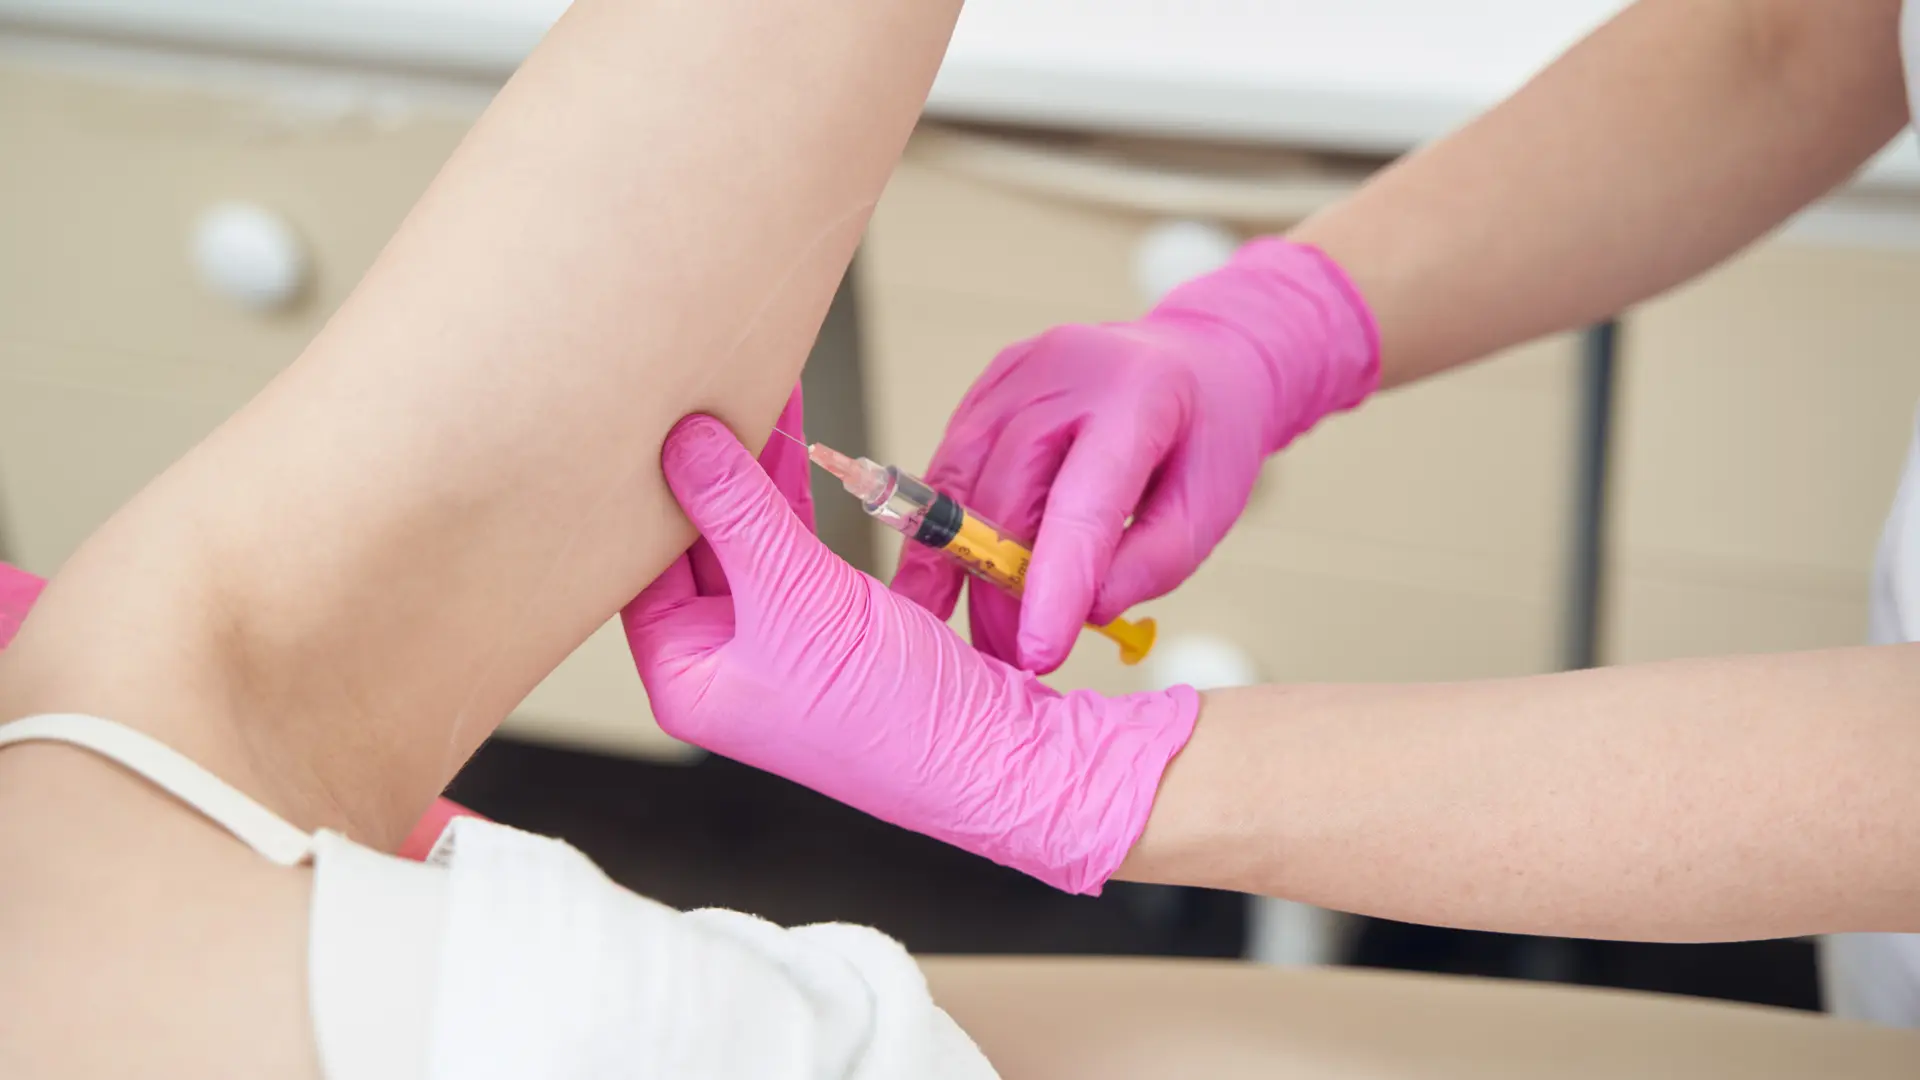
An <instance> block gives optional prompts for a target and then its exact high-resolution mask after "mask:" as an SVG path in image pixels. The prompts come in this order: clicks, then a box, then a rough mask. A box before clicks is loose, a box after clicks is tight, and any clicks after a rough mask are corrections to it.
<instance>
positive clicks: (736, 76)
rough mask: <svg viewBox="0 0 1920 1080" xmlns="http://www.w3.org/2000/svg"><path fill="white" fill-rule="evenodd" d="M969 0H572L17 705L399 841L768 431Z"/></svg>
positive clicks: (86, 572)
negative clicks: (702, 456) (665, 452)
mask: <svg viewBox="0 0 1920 1080" xmlns="http://www.w3.org/2000/svg"><path fill="white" fill-rule="evenodd" d="M958 9H959V0H849V2H845V3H836V4H827V5H822V4H818V3H812V2H808V0H697V2H696V0H655V2H638V0H580V2H579V3H576V4H575V5H574V7H573V10H572V11H571V12H570V13H569V14H568V15H567V16H566V17H565V18H564V19H563V20H562V21H561V23H560V24H559V26H558V27H557V28H556V29H555V30H554V32H553V33H552V35H551V36H550V37H549V39H548V40H547V41H546V43H544V44H543V45H542V46H541V47H540V49H539V50H538V51H537V52H536V53H535V54H534V56H533V57H532V58H531V59H530V60H529V62H528V63H527V64H526V66H525V68H524V69H523V70H522V71H521V72H520V73H519V74H518V75H517V76H516V77H515V78H514V80H513V81H512V82H511V83H510V84H509V85H508V86H507V88H506V89H505V90H504V91H503V92H502V93H501V95H500V96H499V98H498V100H497V101H496V102H495V103H494V104H493V106H492V108H490V109H489V110H488V112H487V114H486V115H485V116H484V117H483V118H482V119H481V121H480V122H479V124H478V125H477V126H476V128H475V129H474V131H473V133H472V134H471V135H470V137H469V138H468V139H467V141H466V142H465V144H464V145H462V147H461V148H460V150H459V151H458V153H457V154H456V155H455V156H454V158H453V160H452V161H451V162H450V163H449V164H448V166H447V167H446V169H445V170H444V172H443V173H442V175H441V176H440V178H439V179H438V180H437V181H436V182H435V183H434V185H433V187H432V188H431V190H429V192H428V193H427V195H426V196H425V198H424V199H423V200H422V201H421V203H420V204H419V206H418V207H417V208H416V209H415V211H414V212H413V214H412V215H411V216H410V217H409V218H408V219H407V222H406V223H405V225H404V226H403V227H402V229H401V230H400V232H399V234H398V235H397V236H396V238H395V239H394V241H393V242H392V244H391V245H390V246H389V248H388V250H387V251H386V252H385V253H384V254H383V255H382V256H381V258H380V260H379V261H378V263H377V264H376V265H375V266H374V268H373V269H372V271H371V272H370V273H369V274H368V275H367V277H366V279H365V280H364V281H363V282H362V283H361V285H360V287H359V288H358V290H356V292H355V293H354V295H353V296H352V298H351V299H350V300H349V301H348V302H347V303H346V305H345V306H344V307H343V308H342V310H341V311H340V312H339V314H338V315H337V316H336V317H335V319H334V320H333V321H332V323H331V324H330V325H329V326H328V327H327V328H326V330H325V331H324V332H323V333H322V334H321V335H320V336H319V337H318V338H317V339H316V340H315V341H314V342H313V344H312V345H311V347H310V348H309V349H308V350H307V352H306V354H305V355H304V356H302V357H301V359H300V360H299V361H298V362H297V363H296V364H294V365H293V366H292V367H291V368H290V369H289V370H288V371H287V372H286V373H285V374H284V375H283V376H282V377H281V378H279V379H278V380H276V381H275V383H274V384H273V385H272V386H270V387H269V388H268V389H267V390H266V391H265V392H264V393H263V394H262V396H261V397H260V398H259V399H257V400H256V401H254V402H253V403H252V404H250V405H249V406H247V408H245V409H244V410H243V411H242V412H241V413H240V414H238V415H237V416H236V417H235V418H234V419H233V420H232V421H230V422H229V423H228V424H227V425H226V426H225V427H223V428H222V429H221V430H220V431H218V432H217V433H215V434H214V435H213V436H212V437H211V438H210V439H209V440H208V441H207V442H206V443H204V444H203V445H201V446H200V447H199V448H197V449H196V450H195V451H194V452H193V453H192V454H190V455H189V456H188V457H187V458H186V459H185V460H184V461H182V462H181V463H180V464H178V465H176V466H175V467H174V468H173V469H171V470H169V471H168V472H167V473H166V474H165V475H164V476H163V477H162V478H161V479H160V480H158V481H157V482H156V483H155V484H154V485H153V486H151V487H150V488H149V489H148V490H147V491H146V492H144V493H143V494H142V495H141V496H139V497H138V498H137V499H136V500H135V501H134V503H132V504H131V505H130V506H129V507H128V508H127V509H126V510H125V511H123V512H122V513H121V514H120V515H119V516H118V517H116V518H115V519H114V520H113V521H112V522H110V523H109V524H108V525H107V526H106V527H104V528H103V529H102V530H101V531H100V532H99V533H98V534H97V535H96V536H95V537H93V538H92V539H91V540H90V541H89V542H88V543H87V544H86V545H85V546H84V548H83V549H82V551H81V552H80V553H79V554H77V555H76V556H75V558H74V559H73V560H72V561H71V562H70V563H69V565H68V566H67V567H65V568H64V569H63V570H62V571H61V572H60V574H59V575H57V577H56V580H55V582H54V585H53V587H52V588H51V589H50V590H49V592H48V594H47V596H46V598H45V599H44V600H43V602H42V605H41V607H40V608H39V609H38V610H36V612H35V616H34V620H33V622H32V623H31V624H30V625H29V626H28V627H27V630H26V632H25V633H24V634H23V635H22V637H21V639H20V641H19V642H18V643H17V645H16V646H15V648H14V650H12V651H11V652H10V654H9V656H8V659H7V665H8V666H7V668H6V669H5V674H6V678H5V679H4V680H0V710H3V711H5V712H7V713H10V714H18V713H22V712H26V711H35V710H85V711H91V712H97V713H100V714H104V715H108V716H112V717H114V718H116V719H119V720H122V721H125V722H129V723H133V724H136V725H139V726H142V727H145V728H147V729H148V730H150V731H154V732H155V733H157V734H159V735H161V736H162V737H164V738H167V739H169V740H170V741H173V742H175V743H176V744H178V745H180V746H181V747H182V749H184V750H187V751H188V752H189V753H192V754H194V755H195V756H198V757H200V758H201V759H202V760H204V761H206V762H207V763H208V764H209V765H211V766H214V767H216V768H219V769H221V770H223V771H226V772H227V773H229V774H230V775H233V776H234V777H235V779H236V780H239V781H240V782H242V783H244V784H248V785H250V786H252V787H254V788H255V789H256V791H257V793H259V794H261V795H262V796H263V797H266V798H268V799H269V801H271V802H273V803H274V804H275V807H276V809H280V810H283V811H284V812H286V813H289V814H291V815H293V816H294V817H295V819H296V820H299V821H302V822H303V823H305V824H308V825H314V824H320V823H326V824H331V825H335V826H346V827H351V828H353V829H354V830H355V831H356V832H358V833H359V834H360V835H361V837H362V838H363V839H369V840H372V841H375V842H393V841H397V840H398V839H399V838H400V836H401V835H403V834H404V833H405V830H406V827H407V826H408V825H410V824H411V823H412V822H413V820H415V819H416V818H417V817H418V815H419V812H420V811H421V809H422V808H423V807H424V806H425V805H426V804H427V802H428V801H429V800H430V798H431V797H432V796H433V795H434V794H435V793H436V792H437V791H438V789H439V787H440V786H441V785H442V784H443V783H444V782H445V781H446V780H447V779H448V778H449V777H450V776H451V775H452V773H453V771H454V770H455V769H456V768H457V767H458V766H459V764H460V763H461V762H462V761H463V760H464V759H465V757H466V756H467V755H468V754H469V753H470V752H471V751H472V750H473V749H474V747H475V746H477V745H478V743H479V742H480V741H481V740H482V739H483V738H484V737H485V736H486V735H487V734H488V733H489V732H491V731H492V730H493V728H494V726H495V725H496V724H497V723H498V722H499V721H500V720H501V719H502V718H503V717H504V716H505V714H506V713H507V712H508V711H509V710H510V709H511V708H512V707H513V706H514V705H515V704H517V703H518V701H519V700H520V698H521V697H522V696H523V695H524V694H525V693H526V692H527V691H528V690H529V689H530V688H531V687H532V686H533V685H534V684H535V683H536V682H537V681H538V680H539V679H540V678H541V677H543V676H544V674H545V673H546V672H547V671H549V670H550V669H551V668H552V667H553V666H554V665H555V664H556V663H557V662H558V661H559V660H560V659H561V658H562V657H564V656H565V655H566V654H567V652H568V651H569V650H571V649H572V648H573V647H574V646H575V645H577V644H578V643H579V642H580V641H581V640H583V639H584V638H585V637H586V636H587V635H588V634H589V633H590V632H591V631H592V630H593V628H594V627H595V626H597V625H598V624H599V623H601V622H603V621H604V620H606V619H607V618H609V617H610V616H611V615H612V614H613V613H614V612H615V611H616V610H617V609H618V608H619V607H620V605H621V604H622V603H624V602H625V601H626V600H627V599H628V598H630V597H631V596H632V595H633V594H634V593H635V592H637V591H638V590H639V589H640V588H641V587H642V586H643V585H644V584H646V582H647V581H649V580H650V579H651V578H652V576H653V575H654V574H656V573H657V572H658V571H660V570H661V569H662V568H663V567H664V566H665V565H666V564H667V563H668V562H669V561H670V560H671V559H672V558H673V557H674V556H675V555H676V554H677V553H678V552H679V551H680V550H682V549H683V548H684V547H685V546H686V544H687V542H688V541H689V539H690V538H691V532H690V530H689V528H688V527H687V525H686V524H685V522H684V519H683V518H682V517H681V515H680V512H679V510H678V508H677V507H676V506H675V504H674V502H673V499H672V498H671V497H670V495H669V494H668V493H667V490H666V488H665V486H664V484H663V482H662V480H661V477H660V472H659V462H658V452H659V448H660V444H661V441H662V438H663V436H664V434H665V432H666V430H667V429H668V427H669V426H671V425H672V423H673V422H674V421H675V420H677V419H678V418H679V417H681V416H682V415H684V414H686V413H688V412H691V411H706V412H711V413H714V414H716V415H718V416H720V417H722V418H723V419H725V420H726V421H728V422H729V423H730V424H731V425H732V426H733V427H734V428H735V430H736V431H738V432H739V433H740V434H741V436H742V437H743V438H745V439H747V440H748V441H749V442H750V443H751V444H753V445H755V446H757V445H759V444H760V443H761V441H762V440H764V439H765V437H766V435H767V432H768V428H769V425H770V424H771V423H772V421H773V419H774V417H775V415H776V414H777V413H778V412H779V409H780V406H781V403H782V402H783V401H784V399H785V398H786V396H787V393H788V391H789V390H790V389H791V387H792V385H793V382H794V380H795V378H796V377H797V374H798V372H799V369H800V366H801V364H802V362H803V360H804V358H805V354H806V351H807V348H808V346H809V345H810V343H811V341H812V337H813V335H814V333H815V332H816V330H817V328H818V324H819V321H820V319H821V317H822V315H823V313H824V311H825V309H826V307H827V305H828V302H829V299H830V297H831V294H832V292H833V290H834V288H835V285H836V283H837V282H838V280H839V278H840V276H841V274H842V272H843V271H844V269H845V267H846V264H847V262H848V260H849V259H850V257H851V253H852V251H853V248H854V246H855V244H856V242H857V240H858V237H859V235H860V232H861V230H862V228H863V227H864V224H865V221H866V217H867V211H868V208H869V207H870V206H871V204H872V203H873V202H874V200H875V199H876V198H877V197H878V195H879V192H880V189H881V187H882V186H883V184H884V182H885V179H886V177H887V175H888V172H889V170H890V169H891V167H892V165H893V163H894V161H895V159H896V157H897V155H898V152H899V149H900V147H901V145H902V144H903V142H904V141H905V139H906V137H907V134H908V133H909V131H910V130H911V127H912V125H913V123H914V121H915V119H916V118H917V116H918V114H919V110H920V106H921V104H922V102H923V100H924V97H925V92H926V89H927V87H928V85H929V84H930V83H931V80H932V77H933V74H934V71H935V69H936V68H937V66H938V63H939V59H940V57H941V55H942V52H943V50H944V48H945V43H946V39H947V35H948V33H949V31H950V30H951V27H952V23H953V20H954V18H955V17H956V15H957V13H958Z"/></svg>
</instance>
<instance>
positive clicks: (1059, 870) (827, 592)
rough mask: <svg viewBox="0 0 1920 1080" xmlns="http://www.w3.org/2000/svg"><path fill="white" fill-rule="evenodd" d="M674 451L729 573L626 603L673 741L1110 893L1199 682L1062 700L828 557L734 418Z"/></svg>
mask: <svg viewBox="0 0 1920 1080" xmlns="http://www.w3.org/2000/svg"><path fill="white" fill-rule="evenodd" d="M661 460H662V465H663V467H664V469H665V472H666V477H667V483H668V484H669V485H670V486H671V487H672V488H673V492H674V495H675V497H676V498H678V499H679V500H680V505H681V506H682V507H683V508H685V510H686V512H687V516H688V517H689V518H691V519H692V520H693V523H694V525H695V527H697V528H698V529H699V530H700V533H701V535H702V536H703V537H704V538H705V541H706V544H707V545H708V548H709V550H710V551H711V553H712V556H713V558H714V559H715V561H716V564H717V565H718V567H719V568H720V569H721V570H722V571H723V572H724V575H725V578H726V586H727V590H726V591H725V592H723V593H721V594H718V595H716V593H715V591H714V590H713V589H710V588H708V587H705V586H703V585H702V583H701V582H700V581H699V579H698V576H697V575H696V574H695V573H694V570H693V566H692V565H691V560H690V559H683V560H681V561H680V562H679V563H676V564H675V565H674V566H673V567H672V568H670V569H669V570H668V571H667V573H666V574H664V575H663V576H662V577H661V578H660V579H659V580H658V581H656V582H655V583H654V584H653V585H651V586H649V587H648V588H647V590H646V591H645V592H643V593H642V594H640V596H639V597H638V598H637V599H635V600H634V602H633V603H632V604H631V605H629V606H628V607H627V610H626V611H625V613H624V616H623V622H624V623H625V625H626V630H627V641H628V643H629V644H630V645H631V647H632V649H633V656H634V661H635V664H636V666H637V667H638V668H639V670H640V677H641V679H642V680H643V681H644V682H645V683H646V687H647V696H648V698H649V699H650V700H651V702H652V704H653V712H654V716H655V718H656V719H657V720H658V721H659V723H660V726H661V727H662V728H663V729H664V730H665V731H666V732H667V733H668V734H670V735H673V736H674V737H676V738H679V739H682V740H685V741H687V742H690V743H693V744H695V745H697V746H701V747H704V748H706V749H708V750H711V751H713V752H715V753H718V754H723V755H725V756H727V757H730V758H734V759H735V760H738V761H742V762H745V763H746V764H749V765H752V766H755V767H757V768H760V769H764V770H766V771H768V772H772V773H777V774H779V775H781V776H784V777H787V778H788V779H791V780H794V781H796V782H798V783H801V784H804V785H806V786H807V787H810V788H813V789H814V790H816V791H819V792H822V793H824V794H826V795H829V796H831V797H833V798H835V799H838V800H840V801H841V802H844V803H847V804H849V805H851V806H854V807H856V808H858V809H860V810H864V811H866V812H867V813H869V814H872V815H874V816H875V817H879V818H882V819H884V820H886V821H890V822H892V823H894V824H896V825H901V826H904V827H906V828H909V829H913V830H915V831H918V832H922V833H926V834H928V835H930V836H933V837H936V838H938V839H941V840H945V841H947V842H948V843H951V844H955V845H958V846H960V847H962V848H965V849H967V850H969V851H972V852H974V853H976V854H979V855H983V856H985V857H987V858H989V859H992V860H994V861H995V862H999V863H1002V864H1004V865H1007V866H1012V867H1015V868H1017V869H1019V870H1023V871H1025V872H1027V873H1029V874H1032V875H1033V876H1035V877H1037V878H1040V879H1041V880H1043V881H1046V882H1048V883H1050V884H1052V885H1054V886H1056V887H1058V888H1062V889H1066V890H1069V891H1072V892H1097V891H1098V890H1099V888H1100V886H1101V884H1102V883H1104V882H1105V881H1106V880H1107V878H1108V877H1109V876H1110V875H1112V873H1113V872H1114V871H1115V870H1116V869H1117V868H1118V867H1119V865H1120V863H1121V861H1122V860H1123V859H1124V858H1125V857H1126V855H1127V852H1128V851H1129V850H1130V849H1131V848H1132V847H1133V845H1134V843H1135V841H1136V840H1138V838H1139V836H1140V833H1141V830H1142V829H1144V828H1145V826H1146V822H1147V816H1148V813H1149V812H1150V811H1151V809H1152V806H1153V799H1154V795H1155V793H1156V792H1157V790H1158V789H1159V784H1160V776H1161V774H1162V772H1163V771H1164V770H1165V769H1166V767H1167V764H1168V762H1170V761H1171V760H1172V758H1173V756H1174V755H1175V754H1176V753H1178V752H1179V750H1180V748H1181V747H1183V746H1184V745H1186V741H1187V738H1188V736H1189V735H1190V734H1191V733H1192V730H1193V722H1194V716H1195V714H1196V712H1197V710H1198V708H1199V697H1198V695H1197V694H1196V693H1195V692H1194V691H1193V690H1191V689H1190V688H1186V687H1182V688H1179V689H1176V690H1172V691H1166V692H1161V693H1152V694H1137V695H1133V696H1130V697H1123V698H1106V697H1101V696H1099V695H1095V694H1091V693H1075V694H1067V695H1062V694H1059V693H1057V692H1055V691H1053V690H1051V689H1049V688H1047V687H1046V686H1044V685H1042V684H1041V683H1040V682H1039V681H1038V680H1037V679H1036V678H1035V677H1034V676H1032V675H1030V674H1028V673H1026V672H1023V671H1020V670H1018V669H1016V668H1013V667H1009V666H1008V665H1006V664H1003V663H1000V662H999V661H997V660H994V659H992V658H990V657H987V656H983V655H981V654H980V653H979V652H976V651H975V650H974V649H972V648H970V647H969V646H968V645H967V644H966V642H964V641H962V640H961V639H960V638H959V637H958V636H956V635H955V634H954V633H953V631H952V630H950V629H949V628H948V627H947V626H946V625H945V624H944V623H942V622H941V621H940V620H938V619H936V618H934V617H933V615H932V614H930V613H929V612H928V611H927V610H926V609H925V608H923V607H921V606H920V605H918V604H915V603H913V602H911V601H909V600H906V599H904V598H902V597H899V596H897V595H895V594H894V593H893V592H891V591H890V590H888V589H887V587H886V586H885V585H882V584H881V583H880V582H878V581H876V580H875V579H873V578H871V577H869V576H867V575H866V574H863V573H860V572H859V571H857V570H855V569H854V568H853V567H851V566H849V565H847V563H846V562H844V561H842V560H841V559H840V558H839V557H838V556H836V555H834V554H833V553H832V552H830V551H828V550H827V548H826V547H825V546H824V545H823V544H821V543H820V541H819V540H818V539H816V538H815V537H814V536H813V533H812V531H811V530H810V529H808V528H807V527H806V526H805V525H804V524H803V523H802V522H801V521H800V519H799V518H798V517H796V516H795V514H794V512H793V510H792V509H791V508H790V507H789V506H788V504H787V500H786V499H785V498H783V497H782V495H781V493H780V491H779V490H778V489H777V488H776V487H775V486H774V484H773V483H772V481H771V480H769V478H768V476H767V474H766V472H765V471H763V470H762V469H761V467H760V465H759V464H757V463H756V462H755V461H754V459H753V456H752V454H750V453H748V451H747V450H746V448H745V447H743V446H742V445H741V444H740V442H739V441H738V440H737V439H735V438H734V436H733V435H732V433H730V432H729V431H728V430H727V429H726V428H725V427H724V426H722V425H721V424H720V423H719V422H718V421H715V420H712V419H709V418H707V417H701V416H695V417H689V418H687V419H686V420H683V421H681V422H680V424H679V425H678V426H677V427H675V428H674V430H673V431H672V432H671V433H670V434H669V435H668V436H667V441H666V447H665V450H664V451H663V453H662V456H661Z"/></svg>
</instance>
